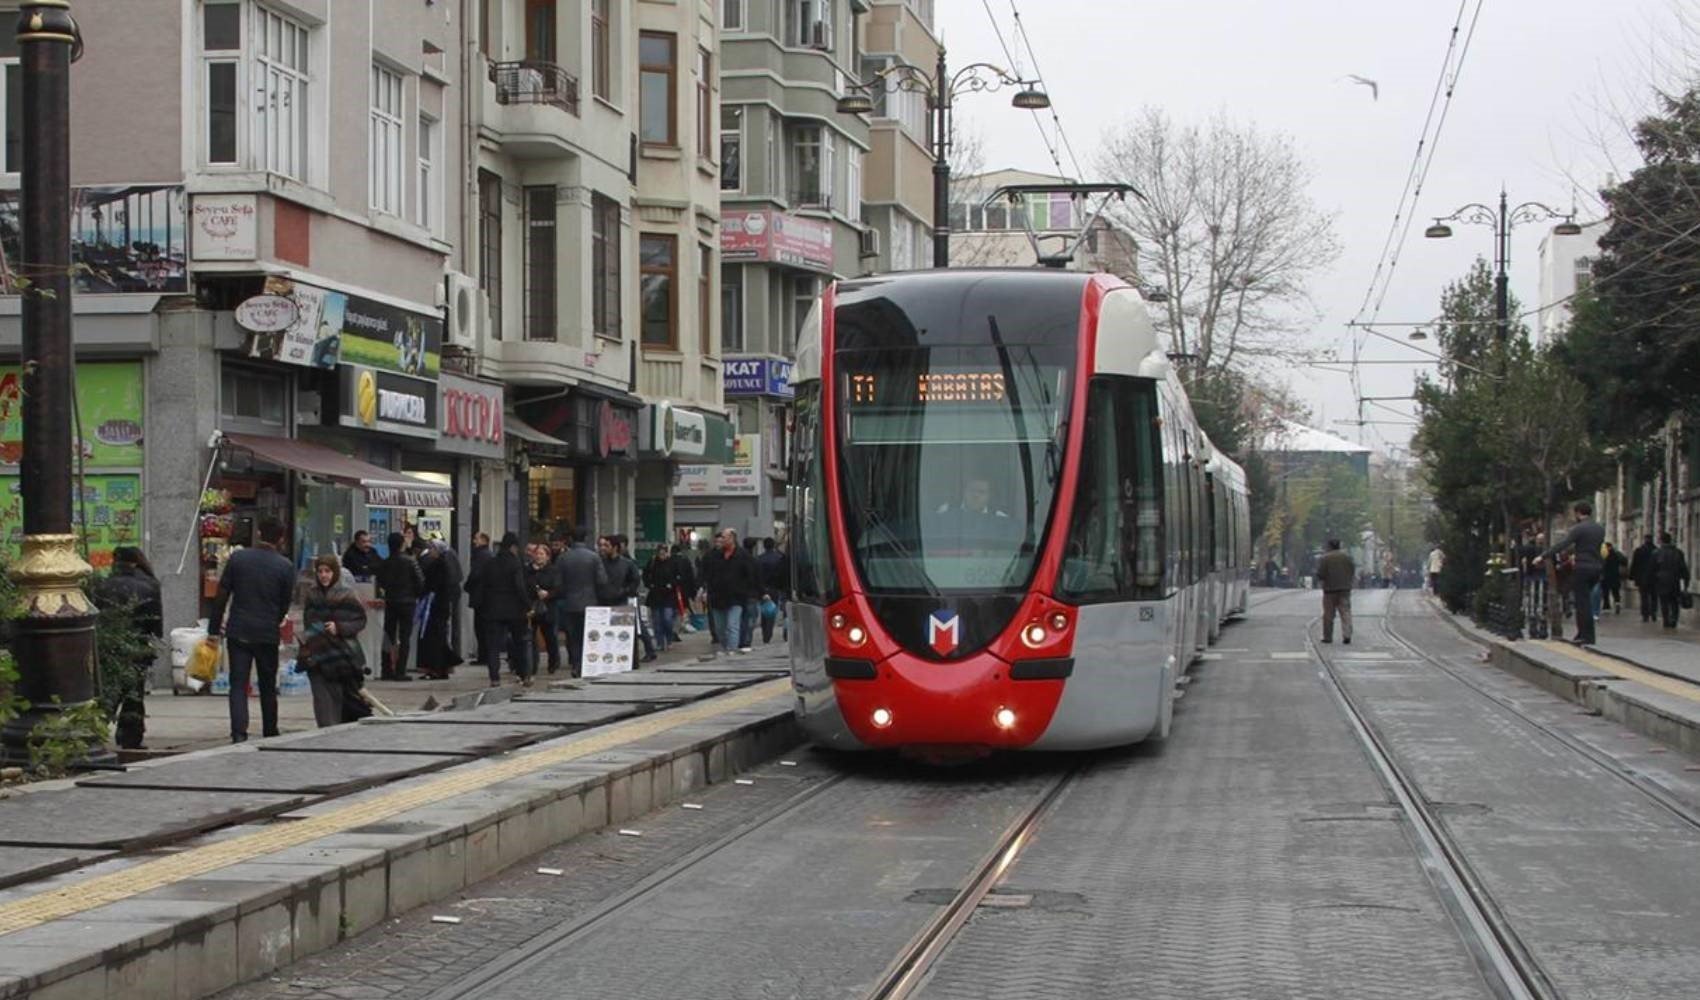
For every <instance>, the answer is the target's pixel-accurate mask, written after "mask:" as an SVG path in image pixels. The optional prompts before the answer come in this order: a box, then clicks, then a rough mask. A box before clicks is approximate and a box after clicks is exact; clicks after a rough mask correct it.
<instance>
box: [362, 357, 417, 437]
mask: <svg viewBox="0 0 1700 1000" xmlns="http://www.w3.org/2000/svg"><path fill="white" fill-rule="evenodd" d="M339 381H340V384H341V392H340V393H339V394H338V396H339V400H338V401H339V403H340V408H339V410H338V413H337V423H339V424H341V425H342V426H343V427H361V428H364V429H366V430H369V431H387V432H389V433H391V434H406V435H409V436H412V437H427V438H434V437H436V436H437V386H436V385H435V384H434V383H431V382H427V381H425V380H424V379H417V378H407V377H405V376H402V375H394V374H391V373H390V372H381V371H374V370H373V369H371V368H362V367H360V366H358V365H343V366H341V371H340V373H339Z"/></svg>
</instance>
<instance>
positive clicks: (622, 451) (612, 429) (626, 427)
mask: <svg viewBox="0 0 1700 1000" xmlns="http://www.w3.org/2000/svg"><path fill="white" fill-rule="evenodd" d="M596 422H597V423H598V424H600V425H601V430H602V434H601V437H600V439H599V441H598V451H599V452H600V453H601V455H602V457H603V458H607V457H608V456H610V455H616V456H622V457H623V456H627V455H629V454H630V453H631V450H632V444H633V443H634V442H635V441H636V440H637V425H636V423H635V422H634V421H633V420H632V417H631V415H630V414H628V413H622V412H621V411H619V410H616V409H614V404H612V403H610V402H608V401H607V400H603V401H602V409H601V412H600V413H598V415H597V420H596Z"/></svg>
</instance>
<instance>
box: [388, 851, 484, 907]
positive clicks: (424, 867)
mask: <svg viewBox="0 0 1700 1000" xmlns="http://www.w3.org/2000/svg"><path fill="white" fill-rule="evenodd" d="M465 885H466V841H465V839H464V838H460V839H455V840H449V841H445V842H443V843H441V844H435V845H433V846H431V847H427V848H424V849H423V850H418V851H413V852H411V853H408V854H405V855H402V856H400V857H398V858H396V859H395V861H394V862H392V863H391V865H390V900H389V903H390V905H389V915H390V916H392V917H399V916H401V915H402V914H403V913H406V912H407V911H409V910H411V909H414V908H415V907H419V906H424V905H425V904H426V903H429V902H431V901H433V900H437V899H442V898H443V897H444V896H447V895H448V894H449V893H452V892H457V891H459V890H460V889H461V888H462V887H464V886H465Z"/></svg>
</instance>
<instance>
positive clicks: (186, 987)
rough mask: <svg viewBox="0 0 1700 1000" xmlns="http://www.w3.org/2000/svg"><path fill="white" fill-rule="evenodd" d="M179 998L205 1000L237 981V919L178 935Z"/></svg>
mask: <svg viewBox="0 0 1700 1000" xmlns="http://www.w3.org/2000/svg"><path fill="white" fill-rule="evenodd" d="M175 947H176V949H177V962H176V968H177V986H176V990H175V993H174V996H175V997H176V1000H201V998H202V997H210V996H212V995H213V994H214V993H217V992H219V991H220V990H224V989H227V988H229V987H231V986H234V985H236V982H237V979H236V921H235V920H226V921H223V922H222V923H218V924H214V925H213V926H212V927H209V928H208V929H206V930H205V931H202V932H200V933H198V934H185V935H183V936H182V937H179V938H178V939H177V943H176V945H175Z"/></svg>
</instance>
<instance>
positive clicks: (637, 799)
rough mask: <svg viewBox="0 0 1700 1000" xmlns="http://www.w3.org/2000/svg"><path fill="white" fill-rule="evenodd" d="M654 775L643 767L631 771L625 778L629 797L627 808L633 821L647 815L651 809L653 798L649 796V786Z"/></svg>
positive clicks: (649, 769) (651, 770) (650, 770)
mask: <svg viewBox="0 0 1700 1000" xmlns="http://www.w3.org/2000/svg"><path fill="white" fill-rule="evenodd" d="M654 774H655V772H654V771H653V769H651V768H647V767H645V768H639V769H638V770H636V771H633V772H632V773H631V774H630V775H628V776H627V778H626V783H627V790H628V791H627V794H628V795H629V797H630V798H629V801H628V803H627V808H628V809H630V810H631V812H630V816H631V817H632V818H634V819H635V818H637V817H639V816H643V815H647V814H648V812H649V810H650V809H651V808H652V807H651V805H650V803H651V802H652V801H653V796H652V795H651V794H650V785H651V783H652V781H653V778H654Z"/></svg>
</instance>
